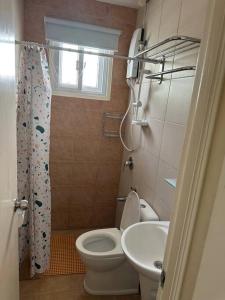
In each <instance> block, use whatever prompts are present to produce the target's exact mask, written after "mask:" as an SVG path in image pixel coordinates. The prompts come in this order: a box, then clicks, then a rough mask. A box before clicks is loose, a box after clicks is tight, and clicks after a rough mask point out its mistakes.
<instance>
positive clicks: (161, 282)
mask: <svg viewBox="0 0 225 300" xmlns="http://www.w3.org/2000/svg"><path fill="white" fill-rule="evenodd" d="M165 280H166V272H165V270H162V272H161V276H160V286H161V288H162V289H163V287H164V284H165Z"/></svg>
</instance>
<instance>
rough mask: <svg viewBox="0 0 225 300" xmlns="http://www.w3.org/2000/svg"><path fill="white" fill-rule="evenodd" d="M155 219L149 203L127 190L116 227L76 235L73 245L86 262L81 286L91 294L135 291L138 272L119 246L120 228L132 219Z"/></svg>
mask: <svg viewBox="0 0 225 300" xmlns="http://www.w3.org/2000/svg"><path fill="white" fill-rule="evenodd" d="M158 220H159V219H158V216H157V215H156V213H155V212H154V211H153V209H152V208H151V207H150V206H149V204H148V203H147V202H146V201H145V200H143V199H139V197H138V195H137V193H136V192H134V191H131V192H130V193H129V195H128V197H127V200H126V203H125V206H124V211H123V215H122V219H121V223H120V229H118V228H107V229H97V230H92V231H88V232H86V233H84V234H82V235H81V236H79V237H78V239H77V240H76V248H77V250H78V252H79V254H80V256H81V259H82V260H83V262H84V264H85V266H86V276H85V280H84V289H85V290H86V291H87V292H88V293H89V294H93V295H123V294H135V293H138V291H139V276H138V273H137V272H136V271H135V270H134V269H133V267H132V266H131V265H130V263H129V262H128V261H127V259H126V257H125V254H124V252H123V250H122V246H121V236H122V232H123V231H124V230H125V229H126V228H127V227H128V226H130V225H132V224H134V223H137V222H140V221H158Z"/></svg>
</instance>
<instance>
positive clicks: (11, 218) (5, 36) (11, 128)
mask: <svg viewBox="0 0 225 300" xmlns="http://www.w3.org/2000/svg"><path fill="white" fill-rule="evenodd" d="M13 18H14V15H13V1H11V0H0V299H2V300H18V299H19V266H18V216H17V213H15V212H14V200H15V198H16V194H17V193H16V190H17V186H16V92H15V91H16V89H15V44H14V39H15V37H14V21H13Z"/></svg>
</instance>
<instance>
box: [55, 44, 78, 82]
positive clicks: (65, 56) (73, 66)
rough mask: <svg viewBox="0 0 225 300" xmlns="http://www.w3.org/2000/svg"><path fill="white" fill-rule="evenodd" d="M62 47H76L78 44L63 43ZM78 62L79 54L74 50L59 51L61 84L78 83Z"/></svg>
mask: <svg viewBox="0 0 225 300" xmlns="http://www.w3.org/2000/svg"><path fill="white" fill-rule="evenodd" d="M63 48H73V49H78V46H75V45H70V44H63ZM78 64H79V54H78V53H76V52H69V51H61V53H60V76H59V81H60V84H61V85H73V86H77V84H78Z"/></svg>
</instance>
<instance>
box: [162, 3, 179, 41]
mask: <svg viewBox="0 0 225 300" xmlns="http://www.w3.org/2000/svg"><path fill="white" fill-rule="evenodd" d="M181 1H182V0H164V1H163V5H162V14H161V22H160V30H159V40H160V41H162V40H164V39H166V38H168V37H170V36H173V35H176V34H177V32H178V23H179V17H180V10H181Z"/></svg>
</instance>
